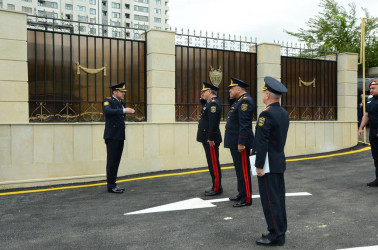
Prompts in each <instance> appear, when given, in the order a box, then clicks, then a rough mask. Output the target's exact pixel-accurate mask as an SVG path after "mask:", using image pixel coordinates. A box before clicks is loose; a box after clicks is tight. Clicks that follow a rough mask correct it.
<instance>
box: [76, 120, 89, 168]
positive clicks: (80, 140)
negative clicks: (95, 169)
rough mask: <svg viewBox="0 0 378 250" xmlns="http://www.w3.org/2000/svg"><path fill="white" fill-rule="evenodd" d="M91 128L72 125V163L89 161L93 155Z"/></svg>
mask: <svg viewBox="0 0 378 250" xmlns="http://www.w3.org/2000/svg"><path fill="white" fill-rule="evenodd" d="M92 145H93V143H92V126H91V125H82V124H78V125H73V152H74V161H76V162H83V161H91V160H92V155H93V151H92V149H93V146H92Z"/></svg>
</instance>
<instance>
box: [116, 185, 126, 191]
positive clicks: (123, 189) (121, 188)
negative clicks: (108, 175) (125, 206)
mask: <svg viewBox="0 0 378 250" xmlns="http://www.w3.org/2000/svg"><path fill="white" fill-rule="evenodd" d="M116 188H118V189H120V190H122V191H125V188H124V187H119V186H116Z"/></svg>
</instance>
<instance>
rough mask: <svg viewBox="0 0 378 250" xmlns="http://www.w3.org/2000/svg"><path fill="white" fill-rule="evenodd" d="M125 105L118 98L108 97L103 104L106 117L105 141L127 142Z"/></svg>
mask: <svg viewBox="0 0 378 250" xmlns="http://www.w3.org/2000/svg"><path fill="white" fill-rule="evenodd" d="M124 108H125V104H124V103H123V102H120V101H118V100H117V99H116V98H114V97H113V96H112V97H108V98H106V99H105V100H104V101H103V102H102V109H103V111H104V115H105V131H104V139H112V140H125V117H126V115H125V114H124V113H123V109H124Z"/></svg>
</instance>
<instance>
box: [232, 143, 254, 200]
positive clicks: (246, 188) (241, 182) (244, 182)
mask: <svg viewBox="0 0 378 250" xmlns="http://www.w3.org/2000/svg"><path fill="white" fill-rule="evenodd" d="M230 151H231V156H232V160H233V162H234V166H235V172H236V179H237V183H238V197H239V198H240V203H252V198H251V196H252V185H251V164H250V162H249V155H250V153H251V149H249V148H246V149H245V150H243V151H242V152H239V151H238V150H237V149H230Z"/></svg>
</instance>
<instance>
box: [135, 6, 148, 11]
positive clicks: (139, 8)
mask: <svg viewBox="0 0 378 250" xmlns="http://www.w3.org/2000/svg"><path fill="white" fill-rule="evenodd" d="M134 10H135V11H140V12H148V7H143V6H138V5H134Z"/></svg>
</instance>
